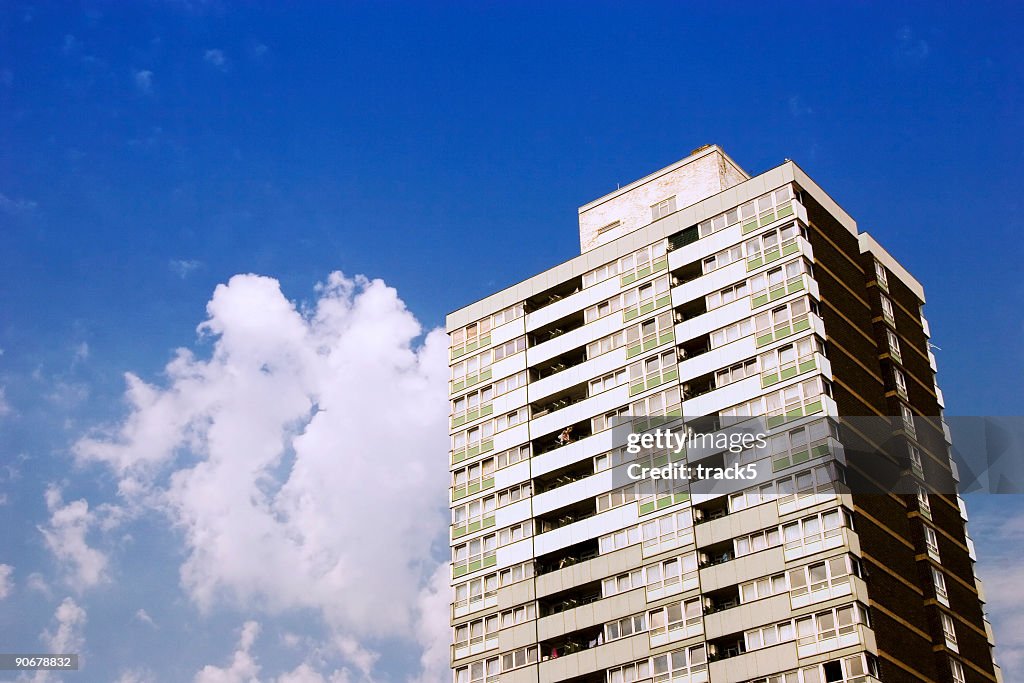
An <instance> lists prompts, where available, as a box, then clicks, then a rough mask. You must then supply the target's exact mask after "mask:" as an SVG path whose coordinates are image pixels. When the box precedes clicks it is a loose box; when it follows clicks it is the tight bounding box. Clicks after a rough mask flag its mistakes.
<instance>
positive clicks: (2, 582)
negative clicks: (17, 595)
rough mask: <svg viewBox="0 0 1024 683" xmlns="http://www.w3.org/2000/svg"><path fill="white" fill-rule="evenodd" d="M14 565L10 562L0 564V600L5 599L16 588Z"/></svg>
mask: <svg viewBox="0 0 1024 683" xmlns="http://www.w3.org/2000/svg"><path fill="white" fill-rule="evenodd" d="M13 576H14V567H12V566H11V565H9V564H0V600H3V599H4V598H6V597H7V596H8V595H10V594H11V591H13V590H14V579H13Z"/></svg>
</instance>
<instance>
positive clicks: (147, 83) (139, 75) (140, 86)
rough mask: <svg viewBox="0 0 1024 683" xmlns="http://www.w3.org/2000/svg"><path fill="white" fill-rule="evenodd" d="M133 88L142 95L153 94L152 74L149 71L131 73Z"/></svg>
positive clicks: (141, 70) (138, 70) (140, 70)
mask: <svg viewBox="0 0 1024 683" xmlns="http://www.w3.org/2000/svg"><path fill="white" fill-rule="evenodd" d="M132 80H133V81H134V82H135V88H136V90H138V91H139V92H140V93H142V94H143V95H152V94H153V72H152V71H150V70H149V69H137V70H136V71H134V72H133V73H132Z"/></svg>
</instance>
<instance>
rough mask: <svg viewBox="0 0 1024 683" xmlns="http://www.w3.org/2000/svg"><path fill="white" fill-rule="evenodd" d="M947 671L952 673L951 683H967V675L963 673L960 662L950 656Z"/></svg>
mask: <svg viewBox="0 0 1024 683" xmlns="http://www.w3.org/2000/svg"><path fill="white" fill-rule="evenodd" d="M949 671H950V673H952V674H953V683H967V676H965V675H964V668H963V667H962V666H961V665H960V662H958V661H956V660H955V659H953V658H952V657H950V658H949Z"/></svg>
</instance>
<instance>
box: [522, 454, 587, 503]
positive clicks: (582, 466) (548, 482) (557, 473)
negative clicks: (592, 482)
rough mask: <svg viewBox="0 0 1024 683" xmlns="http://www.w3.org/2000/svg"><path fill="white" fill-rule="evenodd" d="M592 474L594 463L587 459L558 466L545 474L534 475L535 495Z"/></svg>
mask: <svg viewBox="0 0 1024 683" xmlns="http://www.w3.org/2000/svg"><path fill="white" fill-rule="evenodd" d="M593 474H594V464H593V462H591V461H590V460H589V459H588V460H584V461H583V462H578V463H574V464H571V465H569V466H567V467H560V468H559V469H557V470H554V471H553V472H548V473H547V474H545V475H543V476H539V477H536V478H535V479H534V480H533V483H534V491H535V495H539V494H541V493H547V492H548V491H554V490H555V489H558V488H561V487H563V486H566V485H567V484H574V483H576V482H577V481H581V480H583V479H586V478H587V477H590V476H593Z"/></svg>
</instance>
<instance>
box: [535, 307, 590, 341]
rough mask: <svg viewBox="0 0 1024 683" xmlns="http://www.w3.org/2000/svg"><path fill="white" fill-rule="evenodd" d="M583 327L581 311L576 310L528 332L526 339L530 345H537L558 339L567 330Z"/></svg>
mask: <svg viewBox="0 0 1024 683" xmlns="http://www.w3.org/2000/svg"><path fill="white" fill-rule="evenodd" d="M581 327H583V311H576V312H575V313H572V314H571V315H567V316H565V317H564V318H559V319H558V320H556V321H555V322H553V323H549V324H547V325H545V326H543V327H541V328H538V329H536V330H534V331H532V332H530V333H529V334H527V339H528V340H529V345H530V346H537V345H538V344H543V343H544V342H548V341H551V340H552V339H558V338H559V337H561V336H562V335H563V334H566V333H567V332H572V331H573V330H576V329H579V328H581Z"/></svg>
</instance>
